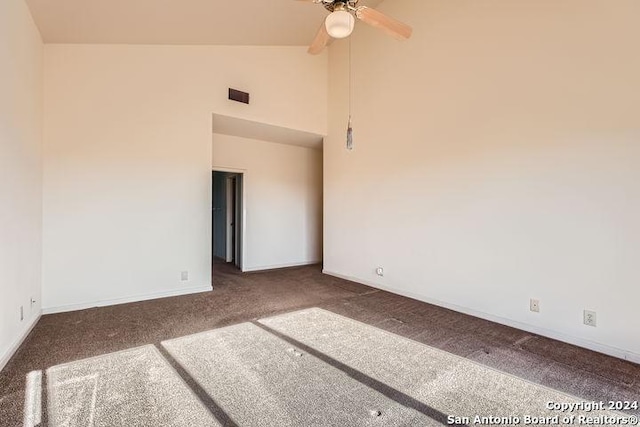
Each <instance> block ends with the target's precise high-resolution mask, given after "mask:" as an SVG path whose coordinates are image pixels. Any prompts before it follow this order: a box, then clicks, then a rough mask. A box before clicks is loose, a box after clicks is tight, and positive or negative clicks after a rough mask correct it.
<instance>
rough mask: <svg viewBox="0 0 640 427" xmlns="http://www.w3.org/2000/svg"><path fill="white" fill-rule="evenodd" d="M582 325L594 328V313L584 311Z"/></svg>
mask: <svg viewBox="0 0 640 427" xmlns="http://www.w3.org/2000/svg"><path fill="white" fill-rule="evenodd" d="M584 324H585V325H587V326H593V327H595V326H596V312H595V311H592V310H585V311H584Z"/></svg>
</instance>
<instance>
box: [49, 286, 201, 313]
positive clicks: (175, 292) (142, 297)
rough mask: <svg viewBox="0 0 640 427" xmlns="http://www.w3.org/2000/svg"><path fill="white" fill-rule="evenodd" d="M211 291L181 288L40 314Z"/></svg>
mask: <svg viewBox="0 0 640 427" xmlns="http://www.w3.org/2000/svg"><path fill="white" fill-rule="evenodd" d="M212 289H213V288H212V287H211V285H210V284H209V285H205V286H197V287H192V288H182V289H176V290H172V291H162V292H154V293H150V294H145V295H135V296H129V297H123V298H114V299H108V300H101V301H92V302H83V303H79V304H69V305H61V306H57V307H45V308H43V309H42V314H54V313H65V312H68V311H76V310H85V309H87V308H94V307H106V306H109V305H117V304H126V303H130V302H139V301H147V300H152V299H158V298H167V297H176V296H180V295H189V294H198V293H201V292H208V291H211V290H212Z"/></svg>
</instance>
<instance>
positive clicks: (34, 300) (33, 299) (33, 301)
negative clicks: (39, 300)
mask: <svg viewBox="0 0 640 427" xmlns="http://www.w3.org/2000/svg"><path fill="white" fill-rule="evenodd" d="M30 302H31V306H30V308H31V310H33V306H34V305H35V304H36V299H35V298H34V297H31V301H30Z"/></svg>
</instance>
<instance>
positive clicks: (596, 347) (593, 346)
mask: <svg viewBox="0 0 640 427" xmlns="http://www.w3.org/2000/svg"><path fill="white" fill-rule="evenodd" d="M322 272H323V273H324V274H327V275H329V276H334V277H338V278H340V279H344V280H349V281H352V282H356V283H361V284H363V285H367V286H371V287H372V288H376V289H381V290H384V291H388V292H391V293H394V294H397V295H402V296H405V297H408V298H412V299H415V300H418V301H422V302H426V303H428V304H433V305H437V306H439V307H444V308H448V309H450V310H453V311H457V312H459V313H464V314H468V315H470V316H473V317H478V318H480V319H485V320H489V321H491V322H495V323H499V324H501V325H505V326H510V327H512V328H516V329H520V330H522V331H526V332H530V333H532V334H536V335H541V336H544V337H547V338H552V339H555V340H558V341H562V342H565V343H568V344H573V345H576V346H578V347H582V348H586V349H588V350H593V351H597V352H598V353H603V354H606V355H609V356H613V357H617V358H618V359H623V360H628V361H630V362H634V363H639V364H640V354H638V353H635V352H632V351H628V350H623V349H621V348H617V347H612V346H609V345H606V344H601V343H597V342H594V341H590V340H585V339H583V338H579V337H574V336H571V335H566V334H563V333H562V332H557V331H554V330H551V329H545V328H540V327H538V326H534V325H529V324H527V323H522V322H519V321H516V320H511V319H507V318H504V317H500V316H495V315H493V314H489V313H483V312H481V311H477V310H474V309H471V308H467V307H462V306H459V305H456V304H451V303H447V302H443V301H439V300H436V299H433V298H428V297H425V296H424V295H419V294H415V293H413V292H406V291H402V290H399V289H395V288H392V287H389V286H383V285H380V284H378V283H373V282H369V281H366V280H362V279H359V278H357V277H351V276H346V275H344V274H340V273H335V272H332V271H328V270H324V269H323V270H322Z"/></svg>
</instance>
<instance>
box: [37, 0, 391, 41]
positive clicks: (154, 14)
mask: <svg viewBox="0 0 640 427" xmlns="http://www.w3.org/2000/svg"><path fill="white" fill-rule="evenodd" d="M381 2H382V0H362V1H361V2H360V4H363V5H367V6H376V5H378V4H379V3H381ZM27 3H28V4H29V7H30V9H31V13H32V15H33V18H34V20H35V21H36V24H37V26H38V28H39V29H40V33H41V35H42V38H43V40H44V41H45V43H116V44H117V43H127V44H215V45H275V46H297V45H307V44H309V43H311V41H312V40H313V37H314V35H315V33H316V30H317V28H318V27H319V25H320V23H321V22H322V20H323V18H324V17H325V16H326V15H327V13H328V12H327V11H326V10H325V9H324V8H323V7H322V6H321V5H318V4H313V3H310V2H309V3H307V2H302V1H294V0H224V1H223V0H55V1H52V0H27Z"/></svg>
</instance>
